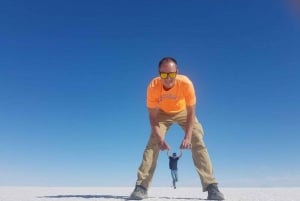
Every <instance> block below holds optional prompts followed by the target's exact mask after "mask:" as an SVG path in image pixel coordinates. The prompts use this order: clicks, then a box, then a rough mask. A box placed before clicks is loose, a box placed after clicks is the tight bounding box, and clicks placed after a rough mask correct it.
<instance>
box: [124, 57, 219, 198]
mask: <svg viewBox="0 0 300 201" xmlns="http://www.w3.org/2000/svg"><path fill="white" fill-rule="evenodd" d="M178 73H179V71H178V66H177V61H176V60H175V59H174V58H172V57H165V58H163V59H161V60H160V62H159V64H158V75H159V76H158V77H155V78H153V79H152V80H151V82H150V83H149V85H148V88H147V108H148V114H149V121H150V126H151V134H150V137H149V140H148V144H147V145H146V147H145V150H144V153H143V158H142V161H141V164H140V167H139V169H138V172H137V180H136V183H135V188H134V191H133V192H132V193H131V195H130V197H129V199H131V200H142V199H144V198H147V197H148V195H147V194H148V193H147V192H148V189H149V187H150V184H151V181H152V177H153V175H154V172H155V168H156V164H157V159H158V155H159V152H160V151H164V150H170V146H169V145H168V143H167V142H166V141H165V140H164V139H165V134H166V132H167V131H168V129H169V128H170V126H171V125H172V124H174V123H177V124H178V125H179V126H180V127H181V128H182V129H183V131H184V136H183V139H182V142H181V145H180V149H191V151H192V158H193V161H194V165H195V168H196V171H197V173H198V175H199V178H200V180H201V184H202V190H203V191H207V192H208V197H207V199H208V200H224V195H223V194H222V193H221V192H220V191H219V189H218V182H217V180H216V179H215V177H214V174H213V168H212V164H211V160H210V157H209V154H208V151H207V148H206V146H205V144H204V140H203V130H202V126H201V124H200V122H199V121H198V119H197V117H196V115H195V113H196V112H195V108H196V95H195V91H194V86H193V83H192V81H191V80H190V79H189V78H188V77H187V76H185V75H180V74H178Z"/></svg>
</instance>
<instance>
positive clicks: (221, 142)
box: [0, 0, 300, 187]
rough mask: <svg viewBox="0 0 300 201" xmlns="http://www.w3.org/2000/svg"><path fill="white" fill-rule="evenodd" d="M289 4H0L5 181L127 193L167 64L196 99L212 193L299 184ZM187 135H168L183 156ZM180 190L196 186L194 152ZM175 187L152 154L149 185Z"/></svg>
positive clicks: (294, 41)
mask: <svg viewBox="0 0 300 201" xmlns="http://www.w3.org/2000/svg"><path fill="white" fill-rule="evenodd" d="M291 2H292V1H258V0H254V1H247V2H245V1H236V0H235V1H199V0H191V1H170V0H166V1H165V0H164V1H137V0H136V1H115V0H101V1H73V0H72V1H70V0H67V1H57V0H53V1H46V2H45V1H31V0H29V1H16V0H2V1H1V2H0V22H1V23H0V24H1V26H0V185H2V186H3V185H39V186H133V185H134V183H135V180H136V171H137V168H138V166H139V164H140V161H141V157H142V152H143V149H144V147H145V144H146V142H147V140H148V136H149V132H150V131H149V129H150V127H149V122H148V114H147V110H146V107H145V97H146V87H147V84H148V82H149V81H150V80H151V79H152V78H153V77H154V76H156V74H157V63H158V61H159V60H160V59H161V58H162V57H164V56H173V57H175V58H176V59H177V60H178V63H179V70H180V72H181V73H182V74H185V75H187V76H189V77H190V78H191V79H192V80H193V81H194V85H195V89H196V91H197V107H196V109H197V116H198V118H199V120H200V121H201V122H202V124H203V127H204V130H205V141H206V145H207V147H208V149H209V152H210V155H211V159H212V162H213V165H214V171H215V175H216V177H217V179H218V180H219V182H220V185H221V186H234V187H237V186H299V183H300V157H299V153H300V146H299V142H300V135H299V134H300V122H299V120H300V93H299V91H300V90H299V86H300V79H299V78H300V37H299V36H300V15H299V11H300V10H299V7H298V8H297V7H296V6H295V4H292V3H291ZM182 137H183V132H182V131H181V130H180V129H179V127H178V126H176V125H175V126H174V127H172V128H171V130H170V132H169V133H168V135H167V137H166V139H167V140H168V142H169V143H170V144H171V146H172V151H178V147H179V144H180V141H181V139H182ZM179 180H180V182H179V183H178V186H180V185H181V186H197V185H199V186H201V184H200V180H199V178H198V176H197V175H196V171H195V170H194V166H193V164H192V160H191V154H190V152H189V151H185V152H184V154H183V157H182V159H181V160H180V161H179ZM170 184H171V176H170V173H169V170H168V160H167V157H166V155H165V152H163V153H161V155H160V158H159V161H158V166H157V169H156V173H155V176H154V180H153V186H166V185H170Z"/></svg>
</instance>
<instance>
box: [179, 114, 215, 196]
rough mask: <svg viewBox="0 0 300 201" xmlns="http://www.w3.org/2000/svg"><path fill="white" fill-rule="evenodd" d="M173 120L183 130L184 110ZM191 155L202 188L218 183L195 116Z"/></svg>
mask: <svg viewBox="0 0 300 201" xmlns="http://www.w3.org/2000/svg"><path fill="white" fill-rule="evenodd" d="M174 120H175V121H176V122H178V124H179V125H180V126H181V127H182V129H183V130H184V131H185V127H186V111H182V112H180V113H178V114H177V115H176V116H175V117H174ZM191 141H192V157H193V161H194V165H195V168H196V171H197V173H198V175H199V176H200V179H201V183H202V190H203V191H206V190H207V189H206V188H207V187H208V185H209V184H212V183H218V182H217V180H216V179H215V177H214V175H213V168H212V164H211V160H210V157H209V154H208V151H207V149H206V147H205V144H204V141H203V129H202V125H201V124H200V122H199V121H198V120H197V118H195V122H194V128H193V133H192V140H191Z"/></svg>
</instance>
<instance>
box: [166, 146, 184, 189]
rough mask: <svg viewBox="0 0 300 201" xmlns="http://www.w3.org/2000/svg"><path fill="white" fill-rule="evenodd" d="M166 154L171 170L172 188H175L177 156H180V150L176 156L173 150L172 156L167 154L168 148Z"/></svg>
mask: <svg viewBox="0 0 300 201" xmlns="http://www.w3.org/2000/svg"><path fill="white" fill-rule="evenodd" d="M167 156H168V157H169V168H170V170H171V176H172V184H173V188H176V182H178V168H177V162H178V160H179V158H180V157H181V156H182V150H180V155H179V156H177V155H176V153H175V152H174V153H173V154H172V156H171V155H169V150H168V151H167Z"/></svg>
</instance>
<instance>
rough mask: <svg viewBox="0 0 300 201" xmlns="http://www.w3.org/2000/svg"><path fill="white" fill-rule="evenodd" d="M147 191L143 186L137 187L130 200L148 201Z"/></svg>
mask: <svg viewBox="0 0 300 201" xmlns="http://www.w3.org/2000/svg"><path fill="white" fill-rule="evenodd" d="M147 198H148V195H147V189H146V188H145V187H143V186H135V189H134V191H133V192H132V193H131V195H130V197H129V198H128V199H129V200H142V199H147Z"/></svg>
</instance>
